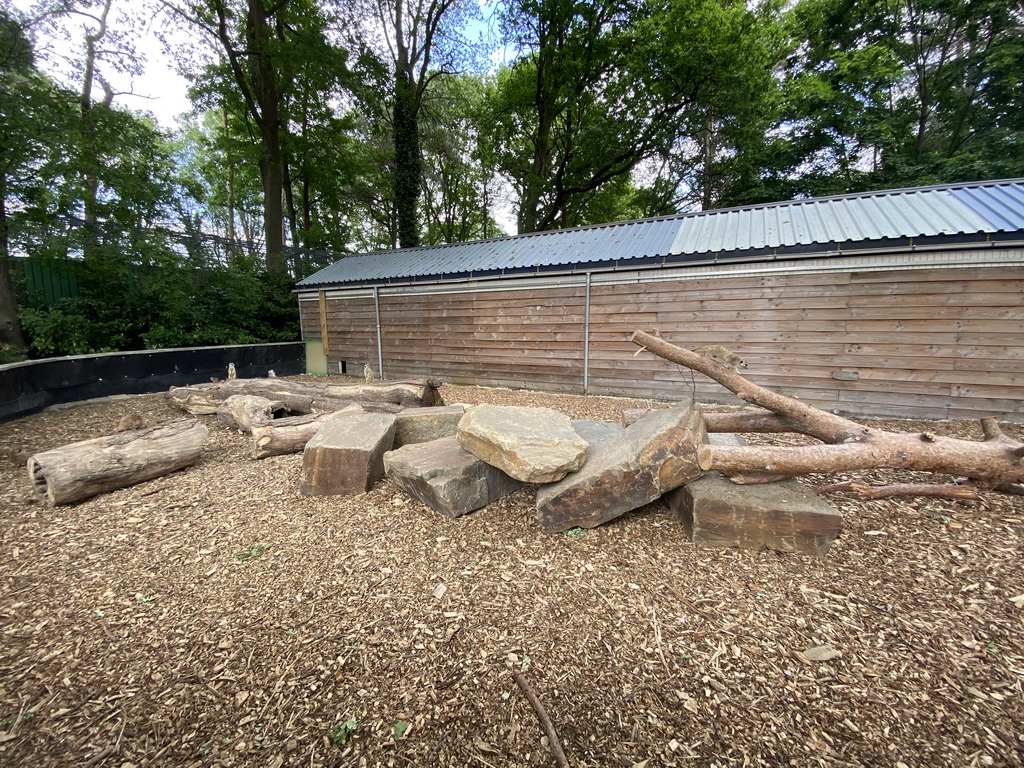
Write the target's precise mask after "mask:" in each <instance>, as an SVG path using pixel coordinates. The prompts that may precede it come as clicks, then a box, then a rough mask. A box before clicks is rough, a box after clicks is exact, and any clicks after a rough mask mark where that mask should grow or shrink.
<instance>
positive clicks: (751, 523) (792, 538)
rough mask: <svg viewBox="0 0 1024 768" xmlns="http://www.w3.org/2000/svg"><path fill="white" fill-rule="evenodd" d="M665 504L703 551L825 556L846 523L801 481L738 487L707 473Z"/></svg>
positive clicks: (718, 475) (667, 499)
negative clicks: (768, 551) (725, 549)
mask: <svg viewBox="0 0 1024 768" xmlns="http://www.w3.org/2000/svg"><path fill="white" fill-rule="evenodd" d="M665 500H666V501H667V502H668V505H669V507H670V508H671V509H672V510H673V511H674V512H675V513H676V515H677V516H678V518H679V520H680V522H681V523H682V524H683V528H684V530H685V531H686V534H687V536H689V537H690V539H691V540H692V541H693V543H694V544H696V545H697V546H701V547H737V548H742V549H761V548H762V547H763V548H766V549H774V550H778V551H780V552H801V553H803V554H808V555H825V554H828V551H829V549H830V548H831V547H832V542H833V541H835V539H836V536H838V535H839V530H840V525H841V523H842V515H841V514H840V513H839V511H838V510H837V509H835V508H834V507H832V506H831V505H829V504H827V503H826V502H824V501H822V500H821V499H820V498H819V497H818V496H817V495H816V494H815V493H813V492H812V491H810V490H809V489H808V488H806V487H804V486H803V485H801V484H800V483H799V481H797V480H782V481H780V482H775V483H763V484H759V485H737V484H735V483H732V482H730V481H729V479H728V478H726V477H724V476H722V475H721V474H720V473H719V472H708V473H707V474H706V475H704V476H703V477H701V478H700V479H698V480H694V481H693V482H691V483H687V484H686V485H684V486H683V487H682V488H679V489H677V490H675V491H673V492H672V493H670V494H667V495H666V497H665Z"/></svg>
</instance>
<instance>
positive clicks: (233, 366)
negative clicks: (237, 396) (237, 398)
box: [228, 363, 238, 381]
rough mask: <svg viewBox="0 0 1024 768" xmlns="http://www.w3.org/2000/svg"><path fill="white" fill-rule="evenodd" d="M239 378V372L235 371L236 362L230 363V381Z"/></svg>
mask: <svg viewBox="0 0 1024 768" xmlns="http://www.w3.org/2000/svg"><path fill="white" fill-rule="evenodd" d="M236 378H238V374H237V373H235V364H234V363H228V381H231V380H232V379H236Z"/></svg>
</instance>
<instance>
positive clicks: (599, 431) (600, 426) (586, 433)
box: [572, 419, 622, 448]
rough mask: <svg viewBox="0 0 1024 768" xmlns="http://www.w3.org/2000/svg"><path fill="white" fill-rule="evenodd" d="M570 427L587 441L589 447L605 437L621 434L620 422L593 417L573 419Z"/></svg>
mask: <svg viewBox="0 0 1024 768" xmlns="http://www.w3.org/2000/svg"><path fill="white" fill-rule="evenodd" d="M572 428H573V430H575V432H576V434H577V435H579V436H580V437H582V438H583V439H584V440H586V441H587V445H589V446H590V447H591V448H593V447H594V446H595V445H597V444H598V443H600V442H601V441H602V440H604V439H606V438H609V437H616V436H618V435H620V434H622V425H621V424H613V423H612V422H610V421H597V420H595V419H573V420H572Z"/></svg>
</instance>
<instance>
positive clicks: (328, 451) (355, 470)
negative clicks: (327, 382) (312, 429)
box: [300, 413, 395, 496]
mask: <svg viewBox="0 0 1024 768" xmlns="http://www.w3.org/2000/svg"><path fill="white" fill-rule="evenodd" d="M394 437H395V416H394V414H390V413H338V414H335V415H334V416H332V417H331V418H329V419H327V420H326V421H325V422H324V425H323V426H322V427H321V428H320V431H319V432H317V433H316V434H315V435H314V436H313V437H312V438H310V440H309V442H308V443H306V448H305V450H304V451H303V453H302V471H303V478H302V485H301V486H300V491H301V492H302V493H303V494H305V495H306V496H340V495H349V496H351V495H356V494H360V493H366V492H367V491H368V490H370V488H371V487H372V486H373V484H374V483H375V482H377V480H378V479H380V477H381V476H383V474H384V452H385V451H388V450H390V449H391V444H392V441H393V440H394Z"/></svg>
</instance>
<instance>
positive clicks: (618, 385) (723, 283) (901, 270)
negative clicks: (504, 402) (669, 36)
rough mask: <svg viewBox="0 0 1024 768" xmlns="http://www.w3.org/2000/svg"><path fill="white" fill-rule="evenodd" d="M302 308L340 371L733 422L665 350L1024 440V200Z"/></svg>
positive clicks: (803, 209)
mask: <svg viewBox="0 0 1024 768" xmlns="http://www.w3.org/2000/svg"><path fill="white" fill-rule="evenodd" d="M296 290H297V292H298V294H299V306H300V309H301V317H302V332H303V338H304V339H305V340H306V341H307V349H308V350H309V355H308V357H309V360H311V361H315V360H316V359H317V358H318V357H319V359H320V361H321V362H320V366H321V370H322V371H323V372H327V371H328V370H329V371H330V372H331V373H335V374H336V373H348V374H350V375H361V372H362V367H363V365H364V363H369V364H370V365H371V366H372V367H373V368H374V370H375V371H377V372H378V373H381V372H382V373H383V375H384V376H385V377H386V378H389V379H398V378H406V377H422V376H431V377H437V378H440V379H443V380H444V381H446V382H449V383H457V384H477V385H484V386H498V387H511V388H526V389H537V390H548V391H558V392H575V393H589V394H599V395H621V396H635V397H650V398H656V399H669V400H675V399H683V398H689V397H690V396H691V392H693V391H695V393H696V397H697V399H698V400H701V401H704V402H732V403H735V402H736V400H735V398H734V397H733V396H732V395H731V394H730V393H728V392H726V391H725V390H723V389H721V388H720V387H719V386H718V385H717V384H714V383H713V382H711V381H709V380H707V379H705V378H704V377H703V376H700V375H699V374H694V375H691V373H690V372H689V371H688V370H681V369H679V368H678V367H676V366H674V365H671V364H669V363H666V362H664V361H662V360H659V359H656V358H654V357H653V356H651V355H649V354H646V353H641V354H639V355H635V354H634V353H635V352H636V351H637V347H635V346H634V345H633V344H631V343H630V342H629V337H630V335H631V333H632V332H633V331H634V330H637V329H640V330H647V331H650V330H652V329H658V330H659V331H660V333H661V335H662V336H663V337H665V338H666V339H668V340H670V341H672V342H673V343H675V344H679V345H682V346H685V347H688V348H691V349H692V348H696V347H701V346H705V345H709V344H721V345H724V346H726V347H728V348H730V349H732V350H734V351H735V352H736V353H737V354H739V355H741V356H742V357H743V358H744V359H745V361H746V362H747V365H748V368H747V369H746V371H745V373H746V375H747V376H749V378H750V379H751V380H752V381H754V382H756V383H759V384H763V385H764V386H767V387H770V388H772V389H775V390H777V391H780V392H783V393H786V394H789V395H796V396H798V397H800V398H801V399H803V400H805V401H807V402H809V403H813V404H814V405H817V406H819V407H823V408H827V409H829V410H836V411H839V412H842V413H847V414H852V415H895V416H905V417H925V418H968V417H969V418H974V417H979V416H986V415H994V414H998V415H1000V416H1002V417H1004V418H1005V419H1007V420H1013V421H1024V179H1017V180H1009V181H992V182H979V183H970V184H959V185H944V186H935V187H922V188H915V189H904V190H891V191H883V192H871V193H864V194H856V195H842V196H837V197H829V198H815V199H810V200H800V201H793V202H784V203H775V204H769V205H759V206H751V207H746V208H733V209H725V210H716V211H707V212H701V213H693V214H683V215H678V216H670V217H663V218H658V219H647V220H642V221H627V222H619V223H615V224H607V225H599V226H592V227H582V228H577V229H570V230H559V231H555V232H540V233H536V234H529V235H520V236H514V237H505V238H497V239H493V240H485V241H478V242H471V243H460V244H453V245H442V246H433V247H425V248H414V249H405V250H399V251H386V252H379V253H369V254H361V255H356V256H350V257H348V258H344V259H342V260H340V261H338V262H337V263H335V264H333V265H331V266H329V267H327V268H325V269H323V270H321V271H320V272H317V273H316V274H314V275H312V276H311V277H309V278H306V279H305V280H303V281H302V282H300V283H299V284H298V286H297V288H296ZM314 367H315V366H314Z"/></svg>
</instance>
